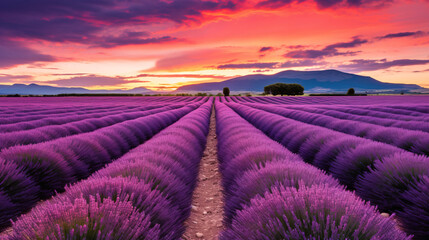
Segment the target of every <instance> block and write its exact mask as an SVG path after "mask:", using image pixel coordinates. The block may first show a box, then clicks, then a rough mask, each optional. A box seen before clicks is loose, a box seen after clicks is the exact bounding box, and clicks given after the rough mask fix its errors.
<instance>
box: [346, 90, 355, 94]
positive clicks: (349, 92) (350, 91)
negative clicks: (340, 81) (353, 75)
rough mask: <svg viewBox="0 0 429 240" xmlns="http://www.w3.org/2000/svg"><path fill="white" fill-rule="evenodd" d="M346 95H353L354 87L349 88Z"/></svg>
mask: <svg viewBox="0 0 429 240" xmlns="http://www.w3.org/2000/svg"><path fill="white" fill-rule="evenodd" d="M347 95H355V89H354V88H349V90H348V91H347Z"/></svg>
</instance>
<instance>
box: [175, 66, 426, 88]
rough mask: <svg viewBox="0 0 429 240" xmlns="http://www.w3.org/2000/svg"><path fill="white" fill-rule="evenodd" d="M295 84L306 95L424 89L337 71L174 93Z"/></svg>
mask: <svg viewBox="0 0 429 240" xmlns="http://www.w3.org/2000/svg"><path fill="white" fill-rule="evenodd" d="M278 82H280V83H298V84H301V85H302V86H304V88H305V92H307V93H325V92H345V91H347V89H349V88H354V89H355V90H356V91H358V92H363V91H368V92H391V91H394V92H395V91H396V92H398V91H405V92H408V91H413V90H422V89H424V88H422V87H420V86H418V85H415V84H396V83H384V82H380V81H377V80H375V79H374V78H371V77H366V76H360V75H356V74H350V73H345V72H341V71H337V70H323V71H292V70H288V71H283V72H279V73H277V74H274V75H264V74H255V75H247V76H242V77H237V78H233V79H229V80H226V81H223V82H212V83H200V84H192V85H186V86H182V87H180V88H178V89H177V90H176V91H177V92H190V91H221V90H222V89H223V88H224V87H229V89H230V90H231V91H247V92H263V90H264V86H266V85H269V84H273V83H278Z"/></svg>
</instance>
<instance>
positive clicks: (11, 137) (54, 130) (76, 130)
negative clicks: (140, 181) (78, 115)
mask: <svg viewBox="0 0 429 240" xmlns="http://www.w3.org/2000/svg"><path fill="white" fill-rule="evenodd" d="M183 105H184V104H176V105H171V106H167V107H161V108H156V109H151V110H147V111H141V112H131V113H120V114H114V115H108V116H104V117H101V118H89V119H84V120H80V121H76V122H70V123H66V124H63V125H49V126H44V127H40V128H35V129H30V130H24V131H17V132H9V133H1V134H0V149H5V148H8V147H12V146H16V145H28V144H35V143H40V142H46V141H52V140H54V139H58V138H62V137H67V136H72V135H78V134H82V133H87V132H92V131H96V130H98V129H102V128H106V127H109V126H114V125H115V124H118V123H121V122H126V121H130V120H133V119H138V118H142V117H145V116H149V115H151V114H155V113H160V112H165V111H170V110H172V109H178V108H180V107H183Z"/></svg>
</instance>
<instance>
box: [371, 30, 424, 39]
mask: <svg viewBox="0 0 429 240" xmlns="http://www.w3.org/2000/svg"><path fill="white" fill-rule="evenodd" d="M426 34H427V33H425V32H423V31H416V32H399V33H390V34H386V35H384V36H380V37H377V39H387V38H402V37H421V36H424V35H426Z"/></svg>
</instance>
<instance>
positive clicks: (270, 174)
mask: <svg viewBox="0 0 429 240" xmlns="http://www.w3.org/2000/svg"><path fill="white" fill-rule="evenodd" d="M315 184H325V185H327V186H331V187H338V188H341V187H340V184H339V183H338V181H337V180H335V179H334V178H332V177H331V176H328V175H326V174H325V173H324V172H323V171H321V170H319V169H317V168H315V167H313V166H311V165H309V164H306V163H304V162H297V161H294V162H289V161H282V162H269V163H266V165H265V167H263V168H260V169H259V168H252V169H251V170H248V171H246V172H245V173H244V174H243V176H242V177H240V178H239V179H237V181H236V183H235V184H234V185H233V186H232V187H231V191H230V194H228V195H227V196H226V197H225V198H226V202H225V216H226V221H227V223H231V220H232V219H233V217H234V216H235V213H236V212H237V211H239V210H241V209H243V207H245V206H246V205H248V204H249V203H250V200H251V199H252V198H254V197H255V196H258V195H260V196H263V195H264V194H265V193H266V192H272V191H273V190H272V188H282V187H294V188H299V186H312V185H315Z"/></svg>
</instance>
